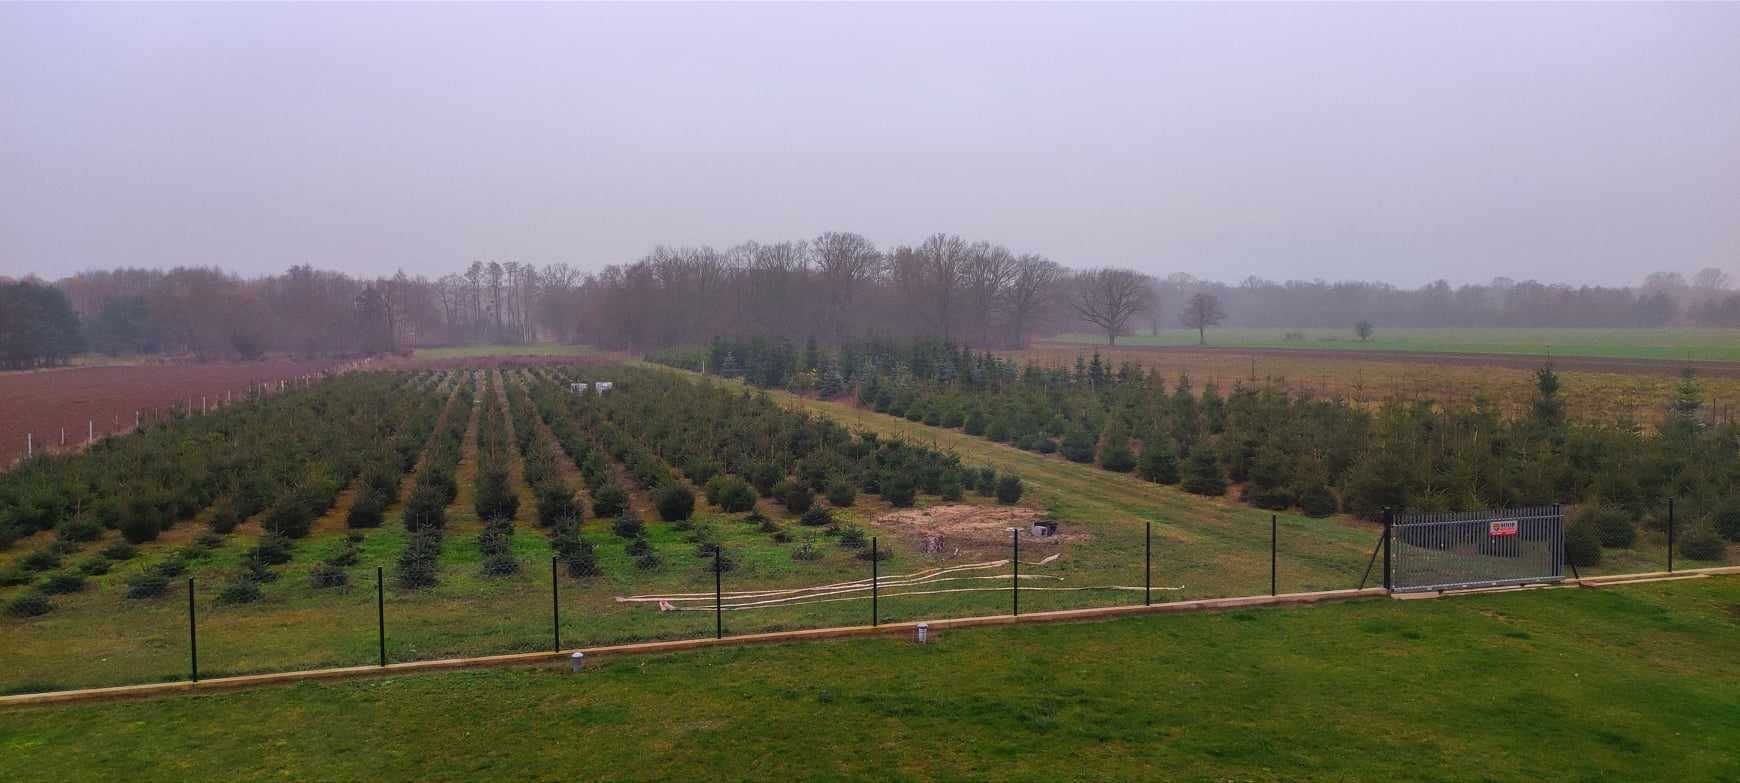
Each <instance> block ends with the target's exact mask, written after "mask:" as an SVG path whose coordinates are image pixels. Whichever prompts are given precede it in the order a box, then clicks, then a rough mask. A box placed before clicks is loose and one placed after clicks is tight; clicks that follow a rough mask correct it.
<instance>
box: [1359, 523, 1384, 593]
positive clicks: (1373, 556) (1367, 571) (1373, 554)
mask: <svg viewBox="0 0 1740 783" xmlns="http://www.w3.org/2000/svg"><path fill="white" fill-rule="evenodd" d="M1384 539H1385V536H1383V535H1379V536H1378V542H1377V544H1376V545H1375V546H1373V547H1372V548H1371V558H1370V559H1369V560H1366V561H1365V574H1363V575H1361V576H1360V578H1359V589H1361V590H1364V589H1365V580H1367V579H1370V578H1371V569H1372V566H1374V565H1377V556H1378V550H1379V549H1383V548H1384Z"/></svg>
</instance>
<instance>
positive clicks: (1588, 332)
mask: <svg viewBox="0 0 1740 783" xmlns="http://www.w3.org/2000/svg"><path fill="white" fill-rule="evenodd" d="M1287 332H1298V333H1300V334H1302V335H1303V336H1304V339H1302V340H1288V339H1286V338H1285V334H1286V333H1287ZM1051 339H1052V340H1055V341H1057V342H1074V343H1083V344H1088V345H1105V344H1106V338H1105V335H1093V334H1066V335H1062V336H1059V337H1054V338H1051ZM1208 343H1209V346H1210V347H1220V348H1300V349H1310V350H1338V351H1419V352H1425V353H1498V354H1541V355H1552V356H1591V357H1601V358H1609V359H1666V360H1674V361H1726V362H1731V361H1740V333H1736V331H1735V330H1733V329H1525V328H1493V329H1484V328H1445V329H1403V328H1384V327H1383V325H1382V324H1379V325H1378V328H1377V331H1376V332H1375V333H1374V334H1373V335H1372V337H1371V339H1369V340H1360V339H1359V337H1358V336H1357V335H1355V334H1354V333H1353V329H1352V328H1351V327H1350V328H1348V329H1280V328H1276V329H1210V330H1209V332H1208ZM1118 344H1119V345H1127V346H1132V347H1133V346H1155V345H1158V346H1177V347H1184V346H1195V345H1196V344H1197V334H1196V331H1195V330H1193V329H1162V330H1161V331H1160V334H1159V335H1147V334H1132V335H1128V336H1125V337H1120V338H1118Z"/></svg>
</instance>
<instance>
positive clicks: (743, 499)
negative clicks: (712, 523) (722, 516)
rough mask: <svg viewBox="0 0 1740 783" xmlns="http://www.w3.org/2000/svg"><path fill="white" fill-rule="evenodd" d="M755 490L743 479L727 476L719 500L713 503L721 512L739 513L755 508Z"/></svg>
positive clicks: (720, 489) (722, 483)
mask: <svg viewBox="0 0 1740 783" xmlns="http://www.w3.org/2000/svg"><path fill="white" fill-rule="evenodd" d="M755 497H756V496H755V490H754V489H753V488H751V487H750V486H749V483H748V482H746V481H744V480H743V479H740V478H736V477H732V476H727V477H725V479H724V481H723V482H721V486H720V487H719V499H718V500H717V501H712V502H713V505H715V506H718V507H719V510H721V511H724V512H727V513H732V514H735V513H738V512H742V511H748V510H750V509H752V508H755Z"/></svg>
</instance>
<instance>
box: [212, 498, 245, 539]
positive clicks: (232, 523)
mask: <svg viewBox="0 0 1740 783" xmlns="http://www.w3.org/2000/svg"><path fill="white" fill-rule="evenodd" d="M240 524H242V517H241V515H239V514H237V513H236V509H235V507H234V506H232V505H230V504H229V503H219V504H218V505H217V508H215V509H212V512H211V518H210V519H207V520H206V521H205V525H206V527H209V528H211V529H212V532H214V533H221V534H223V535H229V534H230V533H232V532H234V531H235V529H236V526H237V525H240Z"/></svg>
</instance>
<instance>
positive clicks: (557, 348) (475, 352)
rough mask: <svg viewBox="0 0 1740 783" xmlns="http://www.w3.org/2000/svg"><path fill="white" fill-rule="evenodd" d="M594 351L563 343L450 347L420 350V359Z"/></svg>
mask: <svg viewBox="0 0 1740 783" xmlns="http://www.w3.org/2000/svg"><path fill="white" fill-rule="evenodd" d="M590 353H592V349H591V348H589V347H587V346H584V345H564V344H562V343H532V344H531V345H450V346H444V347H441V348H418V349H417V352H416V354H415V358H418V359H478V358H485V357H490V356H585V355H588V354H590Z"/></svg>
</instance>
